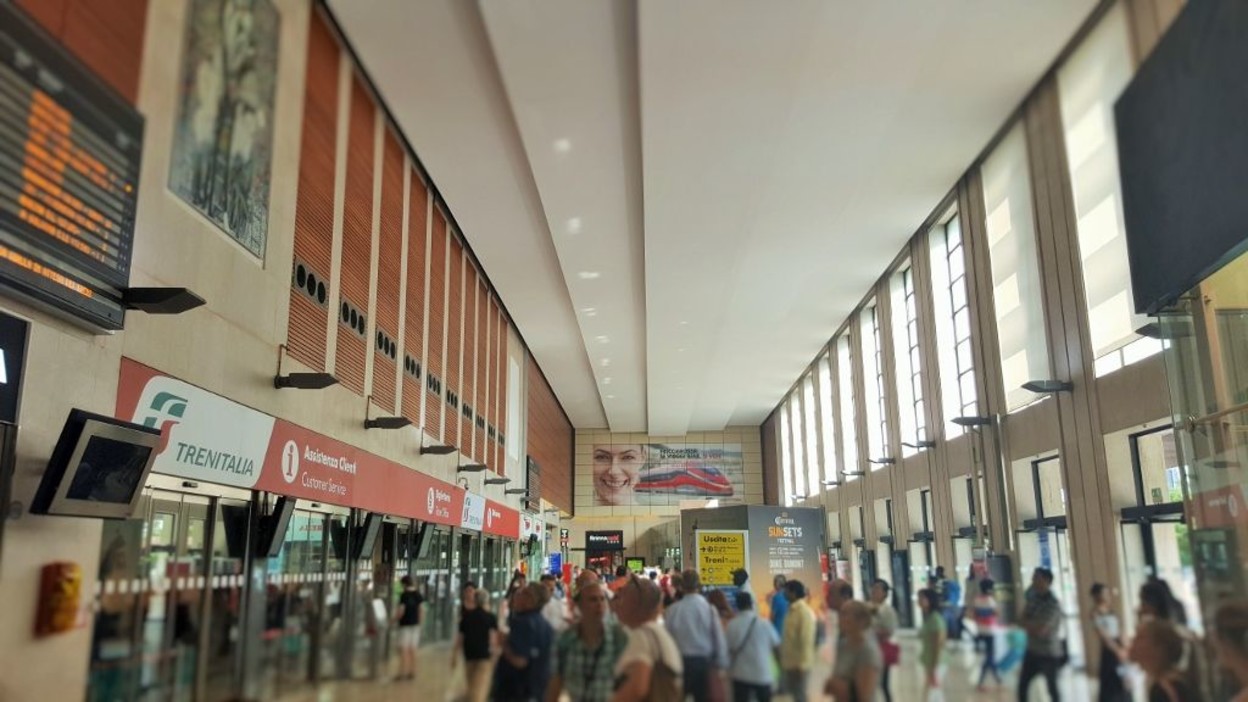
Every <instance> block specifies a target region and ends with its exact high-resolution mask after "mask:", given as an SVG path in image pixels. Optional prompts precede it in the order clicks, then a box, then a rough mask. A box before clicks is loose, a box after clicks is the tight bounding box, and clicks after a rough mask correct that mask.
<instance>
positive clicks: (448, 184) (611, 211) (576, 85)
mask: <svg viewBox="0 0 1248 702" xmlns="http://www.w3.org/2000/svg"><path fill="white" fill-rule="evenodd" d="M329 4H330V7H331V8H332V10H333V11H334V13H335V15H336V16H337V18H338V20H339V21H340V22H341V23H342V25H343V28H344V30H345V31H346V33H347V36H348V39H349V40H350V41H351V42H352V45H353V46H354V48H355V50H356V51H357V52H358V53H359V55H360V57H361V58H362V60H363V61H364V62H365V65H366V66H367V68H368V70H369V72H370V74H371V75H372V77H373V79H374V80H375V81H376V83H377V84H378V86H379V88H380V90H381V92H382V94H383V96H384V98H385V100H386V102H387V103H388V105H389V106H390V108H391V109H392V110H393V111H394V113H395V116H396V118H397V119H398V120H399V122H400V124H401V127H402V128H403V130H404V132H405V133H406V134H407V137H408V139H409V140H410V141H411V143H412V145H413V146H414V147H415V148H416V150H417V152H418V153H419V154H420V157H421V159H422V161H423V162H424V164H425V166H426V167H427V168H428V169H429V171H430V173H431V174H432V176H433V178H434V180H435V182H436V183H437V185H438V187H439V189H440V190H441V192H442V194H443V195H444V197H445V198H446V200H447V202H448V204H449V205H450V207H451V210H452V211H453V212H454V213H455V216H456V218H457V219H458V221H459V223H460V225H461V226H462V227H463V228H464V233H465V236H466V237H467V239H468V241H469V242H470V243H471V245H472V247H473V250H474V251H475V252H476V253H477V256H478V258H479V259H480V260H481V262H482V264H483V265H484V266H485V269H486V271H487V273H488V274H489V276H490V279H491V280H492V281H493V282H494V284H495V287H496V288H497V289H498V290H499V291H500V293H501V295H502V297H503V300H504V302H505V304H506V305H507V308H508V310H509V311H510V312H511V314H512V317H513V320H514V321H515V323H516V325H517V326H518V328H519V330H520V332H521V333H522V334H523V335H524V338H525V340H526V342H527V343H528V345H529V348H530V350H531V351H532V353H533V355H534V357H535V358H536V359H537V361H538V363H539V364H541V366H542V368H543V370H544V371H545V373H546V375H547V377H548V379H549V380H550V383H551V385H552V386H553V388H554V391H555V393H556V394H557V395H558V397H559V399H560V401H561V402H562V403H563V406H564V409H565V410H566V411H567V413H568V416H569V417H570V418H571V420H572V423H573V424H574V425H575V426H576V427H578V428H591V427H606V426H609V427H610V428H612V429H613V430H615V431H649V432H650V433H652V434H656V435H679V434H683V433H685V432H687V431H702V430H716V429H720V428H723V427H724V426H726V425H753V424H758V423H760V422H761V421H762V420H763V419H765V418H766V416H767V414H768V413H769V412H770V411H771V409H772V408H773V407H774V406H775V404H776V403H777V401H778V400H779V399H780V398H781V396H782V395H783V394H784V392H785V391H786V390H787V389H788V388H789V386H790V385H791V384H792V383H793V381H794V380H795V379H796V378H797V376H798V374H800V373H801V371H802V369H803V368H805V366H806V364H807V363H809V362H810V360H811V359H812V358H813V357H814V355H815V354H816V353H817V352H818V350H819V348H820V347H821V346H822V345H823V344H824V343H825V342H826V341H827V338H828V336H829V335H830V334H831V333H832V332H833V331H834V330H835V328H836V327H837V326H838V325H839V323H840V321H841V320H842V319H844V317H845V315H846V314H847V313H848V312H849V311H850V310H851V309H852V308H853V306H854V305H855V304H856V303H857V302H858V301H859V300H860V299H861V298H862V296H863V294H864V293H865V291H866V290H867V288H868V287H869V286H870V285H871V283H872V282H874V280H875V279H876V278H877V277H878V276H879V274H880V273H881V272H882V271H883V269H884V267H885V266H886V265H887V264H888V262H889V261H891V260H892V258H893V257H894V256H895V255H896V253H897V251H898V250H899V249H900V248H901V246H902V245H903V244H904V243H905V241H906V240H907V239H908V238H909V237H910V235H911V234H912V233H913V232H914V229H915V228H916V227H917V226H918V224H919V223H920V222H921V221H922V220H923V219H924V218H925V217H926V216H927V215H928V214H929V213H930V211H931V209H932V208H933V207H935V206H936V204H937V203H938V202H939V201H940V200H941V199H942V198H943V197H944V195H945V194H946V193H947V192H948V191H949V189H950V188H951V187H952V186H953V184H954V182H955V181H956V179H957V178H958V176H959V175H960V174H961V173H962V172H963V171H964V170H965V169H966V167H967V165H968V164H969V163H970V162H971V161H972V160H973V159H974V158H975V156H976V155H977V154H978V153H979V152H980V151H981V150H982V149H983V147H984V146H985V144H986V143H987V142H988V140H989V139H990V138H991V137H992V135H993V133H994V132H995V131H996V130H997V129H998V128H999V127H1000V126H1001V124H1002V123H1003V122H1004V120H1005V119H1006V118H1007V117H1008V116H1009V114H1010V112H1011V111H1012V110H1013V109H1014V107H1015V106H1017V104H1018V103H1019V101H1020V100H1021V99H1022V97H1023V96H1024V94H1025V93H1026V92H1027V90H1028V89H1029V88H1030V87H1031V86H1032V85H1034V84H1035V82H1036V81H1037V80H1038V78H1039V77H1040V75H1041V74H1042V73H1043V71H1044V70H1045V68H1046V67H1047V66H1048V65H1049V64H1050V63H1051V62H1052V61H1053V59H1054V58H1055V57H1056V55H1057V54H1058V52H1059V51H1060V50H1061V48H1062V47H1063V45H1064V44H1065V43H1066V42H1067V41H1068V40H1069V38H1070V37H1071V36H1072V35H1073V34H1074V32H1075V31H1076V30H1077V29H1078V27H1079V25H1080V24H1081V23H1082V22H1083V21H1084V20H1085V18H1086V17H1087V16H1088V14H1089V13H1090V12H1091V11H1092V9H1093V7H1094V6H1095V4H1096V0H1046V1H1045V2H1043V3H1039V2H1035V1H1034V0H936V1H933V2H917V3H916V2H913V1H912V0H880V1H878V2H867V3H864V2H861V1H859V0H786V2H784V3H775V2H768V1H767V0H681V1H680V2H671V0H640V2H636V3H635V2H626V1H624V0H480V2H478V3H471V2H465V1H463V0H421V1H420V2H411V1H410V0H364V1H361V0H330V2H329Z"/></svg>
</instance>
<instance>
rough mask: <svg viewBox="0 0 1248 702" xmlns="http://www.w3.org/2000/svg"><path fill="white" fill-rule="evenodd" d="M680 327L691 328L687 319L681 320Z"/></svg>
mask: <svg viewBox="0 0 1248 702" xmlns="http://www.w3.org/2000/svg"><path fill="white" fill-rule="evenodd" d="M680 326H682V327H687V326H689V320H687V319H682V320H680Z"/></svg>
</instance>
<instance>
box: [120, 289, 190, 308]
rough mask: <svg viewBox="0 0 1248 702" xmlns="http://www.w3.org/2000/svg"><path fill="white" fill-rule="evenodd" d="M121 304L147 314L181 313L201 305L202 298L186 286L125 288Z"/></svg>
mask: <svg viewBox="0 0 1248 702" xmlns="http://www.w3.org/2000/svg"><path fill="white" fill-rule="evenodd" d="M121 304H122V305H124V306H125V308H126V309H128V310H138V311H139V312H146V313H148V314H182V313H183V312H186V311H188V310H193V309H195V308H196V307H199V306H201V305H203V304H204V298H202V297H200V296H199V295H196V294H195V293H193V292H191V291H190V290H189V289H188V288H126V289H125V290H123V291H122V292H121Z"/></svg>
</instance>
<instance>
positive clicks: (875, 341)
mask: <svg viewBox="0 0 1248 702" xmlns="http://www.w3.org/2000/svg"><path fill="white" fill-rule="evenodd" d="M858 322H859V324H860V325H861V330H862V334H861V335H860V336H861V338H862V378H863V384H864V385H865V387H866V397H864V398H863V405H864V407H865V408H866V412H867V451H868V455H867V460H872V459H878V458H884V457H886V456H888V412H887V411H886V409H885V408H886V405H885V402H887V398H886V397H885V395H884V363H883V360H884V359H883V349H882V348H881V344H880V314H879V308H878V307H876V305H875V302H874V301H872V302H871V303H870V304H869V306H867V307H864V308H863V310H862V312H861V313H860V314H859V317H858ZM881 467H882V466H881V465H880V464H876V463H873V464H871V470H878V469H879V468H881Z"/></svg>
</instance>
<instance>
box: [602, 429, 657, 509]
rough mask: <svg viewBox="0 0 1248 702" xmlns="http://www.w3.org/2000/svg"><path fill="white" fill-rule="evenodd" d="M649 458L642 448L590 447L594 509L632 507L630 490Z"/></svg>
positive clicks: (634, 485) (646, 450)
mask: <svg viewBox="0 0 1248 702" xmlns="http://www.w3.org/2000/svg"><path fill="white" fill-rule="evenodd" d="M648 455H649V451H648V447H647V446H646V445H645V444H608V445H599V446H595V447H594V498H595V502H596V503H597V504H598V505H602V506H606V505H631V504H634V502H635V499H634V490H635V489H636V487H637V483H638V482H639V481H640V479H641V469H642V468H644V467H645V466H646V460H647V457H648Z"/></svg>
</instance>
